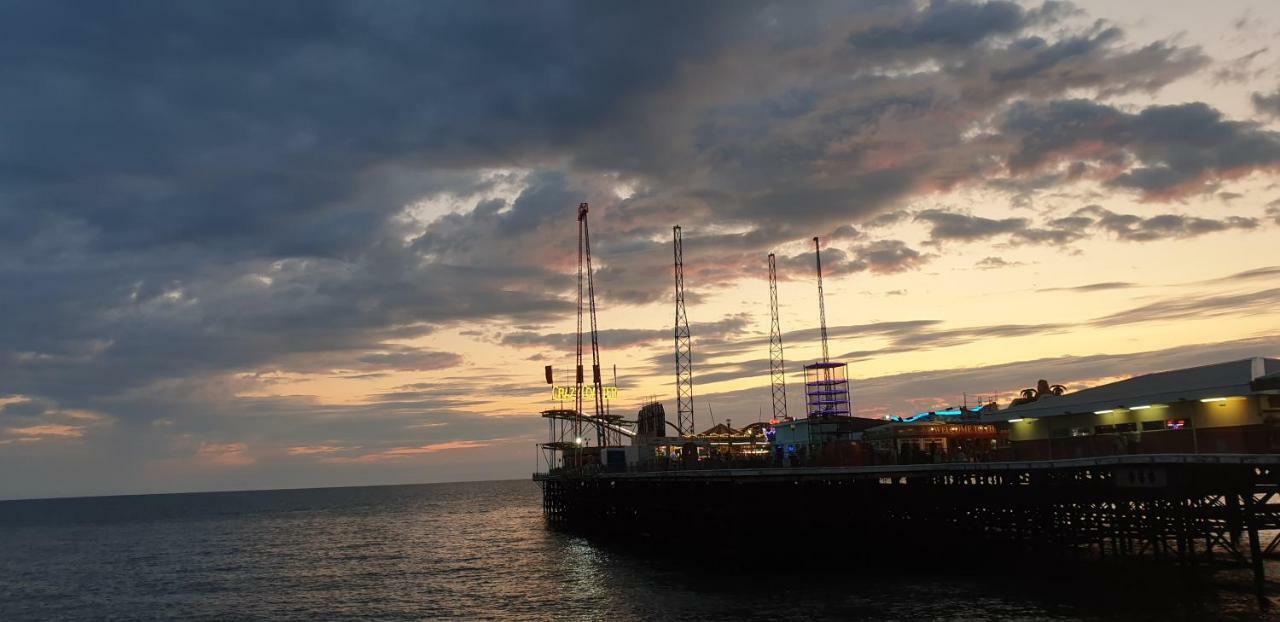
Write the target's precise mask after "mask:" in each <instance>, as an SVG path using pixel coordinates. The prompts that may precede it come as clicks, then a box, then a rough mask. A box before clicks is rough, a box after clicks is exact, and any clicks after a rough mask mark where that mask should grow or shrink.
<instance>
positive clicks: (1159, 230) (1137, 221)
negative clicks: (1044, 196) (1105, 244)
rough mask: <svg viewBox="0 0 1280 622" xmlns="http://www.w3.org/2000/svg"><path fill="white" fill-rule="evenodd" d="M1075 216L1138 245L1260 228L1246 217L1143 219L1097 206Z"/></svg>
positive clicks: (1081, 210) (1163, 216)
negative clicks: (1219, 232)
mask: <svg viewBox="0 0 1280 622" xmlns="http://www.w3.org/2000/svg"><path fill="white" fill-rule="evenodd" d="M1072 215H1073V216H1082V217H1086V218H1093V219H1094V224H1095V225H1096V226H1098V227H1100V228H1102V229H1103V230H1106V231H1108V232H1110V233H1111V234H1113V235H1115V236H1116V237H1117V238H1119V239H1121V240H1127V241H1136V242H1145V241H1149V240H1163V239H1170V238H1174V239H1176V238H1190V237H1195V236H1199V235H1204V234H1206V233H1215V232H1218V231H1226V230H1228V229H1245V230H1248V229H1256V228H1257V227H1258V220H1257V219H1256V218H1246V217H1243V216H1228V217H1226V218H1224V219H1221V220H1215V219H1212V218H1200V217H1195V216H1183V215H1179V214H1160V215H1158V216H1152V217H1149V218H1143V217H1140V216H1135V215H1133V214H1117V213H1115V212H1112V211H1110V210H1107V209H1104V208H1102V207H1099V206H1096V205H1091V206H1089V207H1085V208H1081V209H1079V210H1076V211H1075V212H1074V213H1073V214H1072Z"/></svg>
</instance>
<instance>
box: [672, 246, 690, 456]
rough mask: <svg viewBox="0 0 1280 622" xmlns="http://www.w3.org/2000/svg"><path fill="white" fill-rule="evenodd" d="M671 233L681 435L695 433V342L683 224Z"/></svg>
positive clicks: (677, 397)
mask: <svg viewBox="0 0 1280 622" xmlns="http://www.w3.org/2000/svg"><path fill="white" fill-rule="evenodd" d="M671 231H672V235H673V237H674V239H675V250H674V253H675V274H676V330H675V337H676V428H677V429H678V430H679V432H680V434H694V433H695V432H694V429H693V342H692V339H691V338H690V336H689V316H688V315H687V314H686V313H685V309H684V249H683V247H684V244H683V241H682V238H681V235H680V225H676V226H674V227H672V228H671Z"/></svg>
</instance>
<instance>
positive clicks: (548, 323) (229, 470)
mask: <svg viewBox="0 0 1280 622" xmlns="http://www.w3.org/2000/svg"><path fill="white" fill-rule="evenodd" d="M1278 36H1280V5H1278V4H1276V3H1274V2H1268V1H1263V0H1256V1H1236V0H1219V1H1217V2H1213V3H1204V2H1199V1H1192V0H1185V1H1172V0H1163V1H1159V2H1156V1H1141V2H1140V1H1133V2H1124V3H1116V2H1104V1H1101V0H1088V1H1078V2H1057V1H1050V2H1009V1H1006V0H992V1H989V2H963V1H950V2H948V1H935V2H912V1H907V0H874V1H868V2H834V3H826V2H751V1H734V2H696V3H688V2H649V3H616V2H588V1H585V0H584V1H577V2H572V1H571V2H562V1H556V0H547V1H543V2H531V3H511V2H478V1H465V2H448V1H441V2H430V3H422V2H408V1H406V2H396V1H393V0H379V1H376V2H360V1H348V2H324V1H320V0H308V1H306V2H287V1H281V2H271V3H255V2H218V3H194V2H187V3H174V2H160V1H147V0H143V1H136V2H96V3H83V2H60V1H53V0H40V1H27V0H9V1H6V2H0V58H2V59H3V66H4V68H5V70H4V76H5V79H4V80H0V102H4V103H3V105H0V309H2V310H3V314H2V315H0V474H2V475H0V498H26V497H52V496H69V495H101V494H129V493H152V492H170V491H199V490H225V489H263V488H281V487H303V486H336V485H362V484H382V483H405V482H431V481H454V480H473V479H497V478H527V477H529V474H530V473H532V472H533V471H534V470H535V468H536V466H537V453H536V450H535V448H534V443H536V442H538V441H539V440H542V439H543V438H544V437H545V435H546V427H545V425H546V424H545V422H544V421H543V420H542V419H540V418H539V416H538V411H540V410H542V409H545V408H549V407H553V406H556V404H555V403H553V402H552V401H551V391H550V390H549V387H547V386H546V385H545V384H544V380H543V366H544V365H552V366H553V368H554V369H556V370H558V371H557V375H558V377H559V378H561V379H568V378H569V373H568V371H569V370H570V369H571V366H572V364H573V356H574V339H575V334H574V331H575V326H576V324H575V318H576V316H575V309H576V306H575V305H576V299H575V296H576V278H575V270H576V252H577V247H576V244H577V228H576V227H577V225H576V222H575V216H576V209H577V205H578V204H579V203H580V202H588V203H589V204H590V206H591V207H590V223H591V234H592V238H591V244H592V251H593V259H594V263H595V267H596V268H597V272H596V274H595V283H596V289H597V295H598V302H599V325H600V343H601V350H602V358H603V363H604V366H605V368H606V370H610V372H609V377H608V378H607V379H608V380H612V372H611V370H612V368H613V366H615V365H616V367H617V385H618V386H619V396H618V399H617V400H616V401H615V402H614V403H612V404H611V408H612V409H613V410H614V411H615V412H621V413H634V411H635V410H636V409H637V408H638V407H639V406H640V405H641V404H642V403H643V402H645V401H646V400H648V399H652V398H657V399H660V400H662V401H663V402H664V403H665V405H666V410H667V412H668V413H670V414H672V415H673V416H674V412H675V405H674V403H673V401H674V382H673V380H674V360H673V344H672V326H673V320H674V306H673V287H672V268H671V227H672V226H673V225H677V224H678V225H680V226H681V227H682V231H683V234H684V261H685V276H686V287H687V296H688V300H689V307H688V315H689V318H690V322H691V332H692V334H693V337H694V343H693V358H694V363H693V367H694V396H695V397H694V404H695V408H696V422H697V425H698V427H699V429H702V428H706V427H710V426H711V425H712V423H713V420H714V421H716V422H723V421H726V420H730V421H731V422H732V424H734V425H741V424H745V423H750V422H754V421H757V420H760V419H768V418H769V416H770V412H771V411H770V398H769V384H768V383H769V378H768V356H769V355H768V336H769V335H768V331H769V308H768V288H767V281H766V280H765V279H766V265H767V264H766V256H767V254H768V253H770V252H775V253H777V256H778V271H779V280H780V283H779V294H780V314H781V318H780V319H781V324H782V328H783V331H784V344H785V346H786V357H787V365H788V369H789V370H791V371H792V372H793V375H792V376H791V378H790V380H791V381H792V382H795V380H796V377H795V375H794V372H798V371H799V369H800V366H801V365H802V364H804V363H805V362H810V361H813V360H814V359H815V358H817V357H818V356H820V349H819V344H818V342H817V340H816V338H817V288H816V282H815V278H814V270H813V263H814V262H813V260H814V257H813V251H812V247H811V242H810V240H811V238H812V237H814V236H819V237H820V238H821V239H822V245H823V250H822V261H823V266H824V274H825V276H826V282H825V285H826V298H825V301H826V314H827V321H828V325H829V327H830V334H831V343H830V348H831V354H832V356H833V358H836V359H838V360H843V361H847V362H848V363H849V370H850V375H851V377H852V378H853V383H852V386H853V400H854V410H855V414H857V415H859V416H866V417H882V416H885V415H896V414H909V413H913V412H916V411H919V410H928V409H932V408H936V407H941V406H947V405H954V404H959V403H961V402H962V401H963V400H965V399H969V400H976V399H981V397H975V396H987V397H989V396H992V395H995V396H1003V398H1002V399H1005V400H1007V399H1008V396H1010V395H1012V393H1013V392H1015V391H1017V390H1019V389H1021V388H1023V387H1026V386H1033V385H1034V383H1035V381H1036V380H1038V379H1040V378H1046V379H1048V380H1050V381H1051V382H1052V383H1060V384H1064V385H1066V386H1067V387H1068V389H1070V390H1077V389H1080V388H1084V387H1088V386H1092V385H1095V384H1098V383H1103V382H1107V381H1110V380H1114V379H1118V378H1123V377H1127V376H1130V375H1134V374H1140V373H1146V372H1152V371H1159V370H1164V369H1172V368H1177V367H1184V366H1191V365H1197V364H1204V363H1212V362H1218V361H1224V360H1231V359H1238V358H1245V357H1252V356H1277V355H1280V329H1278V328H1277V320H1278V319H1280V305H1278V304H1277V303H1280V244H1276V240H1277V239H1278V238H1277V232H1278V230H1280V63H1278V62H1277V61H1278V60H1280V48H1277V47H1276V46H1275V45H1274V41H1276V40H1278V39H1277V37H1278ZM790 397H791V403H790V405H789V408H790V409H791V410H792V411H793V412H798V411H799V410H800V409H801V403H800V395H799V391H798V390H795V389H793V390H792V391H791V392H790Z"/></svg>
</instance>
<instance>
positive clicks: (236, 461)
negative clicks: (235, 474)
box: [196, 443, 257, 467]
mask: <svg viewBox="0 0 1280 622" xmlns="http://www.w3.org/2000/svg"><path fill="white" fill-rule="evenodd" d="M196 459H197V460H198V461H199V462H200V463H202V464H206V465H210V466H219V467H243V466H248V465H251V464H253V463H255V462H257V459H256V458H254V457H253V456H251V455H250V454H249V446H248V445H247V444H245V443H200V449H199V450H198V451H197V452H196Z"/></svg>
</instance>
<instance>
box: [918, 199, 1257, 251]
mask: <svg viewBox="0 0 1280 622" xmlns="http://www.w3.org/2000/svg"><path fill="white" fill-rule="evenodd" d="M917 219H918V220H923V221H925V222H928V223H930V224H931V227H930V230H929V241H928V243H929V244H931V245H934V246H940V245H941V244H942V243H944V242H949V241H951V242H977V241H982V240H986V239H990V238H994V237H999V236H1007V237H1006V239H1007V240H1008V241H1009V243H1010V244H1012V245H1038V244H1042V245H1050V246H1065V245H1068V244H1071V243H1072V242H1076V241H1078V240H1081V239H1084V238H1086V237H1088V236H1089V234H1090V231H1091V230H1092V231H1099V232H1103V233H1107V234H1110V235H1112V236H1115V237H1116V238H1118V239H1120V240H1124V241H1128V242H1149V241H1154V240H1164V239H1182V238H1191V237H1197V236H1201V235H1205V234H1209V233H1217V232H1220V231H1227V230H1232V229H1237V230H1251V229H1256V228H1258V226H1260V223H1259V222H1258V219H1256V218H1250V217H1245V216H1228V217H1226V218H1222V219H1214V218H1202V217H1199V216H1187V215H1182V214H1157V215H1155V216H1146V217H1144V216H1138V215H1135V214H1120V213H1116V212H1113V211H1111V210H1108V209H1105V208H1103V207H1102V206H1099V205H1089V206H1087V207H1083V208H1080V209H1078V210H1075V211H1074V212H1072V213H1071V215H1070V216H1067V217H1063V218H1054V219H1050V220H1047V221H1045V222H1043V223H1041V224H1040V225H1039V226H1037V225H1034V224H1033V223H1032V221H1031V220H1030V219H1027V218H1005V219H999V220H996V219H991V218H983V217H980V216H973V215H970V214H962V213H956V212H947V211H942V210H925V211H922V212H920V214H919V215H918V216H917Z"/></svg>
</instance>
